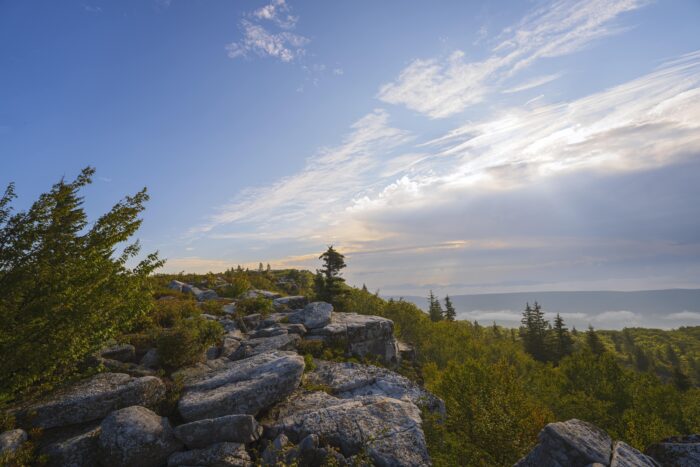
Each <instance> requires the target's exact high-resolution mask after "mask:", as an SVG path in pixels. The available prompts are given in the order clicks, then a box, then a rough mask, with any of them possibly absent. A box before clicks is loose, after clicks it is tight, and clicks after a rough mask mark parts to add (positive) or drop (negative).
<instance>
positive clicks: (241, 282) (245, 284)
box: [219, 274, 250, 298]
mask: <svg viewBox="0 0 700 467" xmlns="http://www.w3.org/2000/svg"><path fill="white" fill-rule="evenodd" d="M248 289H250V281H248V279H247V278H246V277H245V276H244V275H243V274H236V275H235V276H234V277H233V278H232V279H231V283H230V285H227V286H225V287H222V288H221V289H219V295H221V296H222V297H230V298H238V297H239V296H240V295H241V294H243V293H244V292H246V291H247V290H248Z"/></svg>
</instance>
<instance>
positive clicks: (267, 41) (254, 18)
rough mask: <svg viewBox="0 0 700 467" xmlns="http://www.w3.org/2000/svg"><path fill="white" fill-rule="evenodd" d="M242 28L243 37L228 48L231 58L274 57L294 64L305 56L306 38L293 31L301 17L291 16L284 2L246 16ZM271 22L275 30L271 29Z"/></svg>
mask: <svg viewBox="0 0 700 467" xmlns="http://www.w3.org/2000/svg"><path fill="white" fill-rule="evenodd" d="M246 16H247V17H248V18H243V19H241V21H240V23H239V27H240V30H241V33H242V35H243V37H242V38H241V39H239V40H238V41H235V42H231V43H230V44H228V45H227V46H226V50H227V53H228V56H229V57H230V58H239V57H249V56H251V55H257V56H259V57H272V58H276V59H278V60H281V61H282V62H292V61H294V60H296V59H298V58H299V57H302V56H303V55H304V54H305V53H306V49H305V46H306V45H307V44H308V43H309V42H310V40H309V39H308V38H307V37H304V36H302V35H300V34H295V33H293V32H291V30H292V29H294V28H295V27H296V24H297V21H298V20H299V18H298V17H297V16H294V15H292V14H291V8H290V7H289V5H288V4H287V3H286V2H285V0H273V1H272V2H271V3H269V4H267V5H265V6H263V7H261V8H259V9H257V10H255V11H253V12H252V13H249V14H247V15H246ZM267 23H272V24H273V25H274V26H275V28H276V30H270V29H268V25H267Z"/></svg>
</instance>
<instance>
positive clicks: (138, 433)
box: [99, 406, 182, 467]
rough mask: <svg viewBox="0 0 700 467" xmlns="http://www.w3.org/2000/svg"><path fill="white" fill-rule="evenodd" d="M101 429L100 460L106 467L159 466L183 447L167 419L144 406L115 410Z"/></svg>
mask: <svg viewBox="0 0 700 467" xmlns="http://www.w3.org/2000/svg"><path fill="white" fill-rule="evenodd" d="M100 428H101V429H102V433H100V437H99V445H100V452H101V456H100V463H101V464H102V465H103V466H105V467H157V466H160V465H162V464H164V463H165V462H166V460H167V459H168V456H170V454H172V453H173V452H175V451H177V450H178V449H180V448H181V447H182V444H181V443H180V442H179V441H178V440H177V439H176V438H175V435H174V434H173V430H172V428H171V427H170V422H168V419H167V418H165V417H161V416H160V415H158V414H156V413H154V412H152V411H150V410H148V409H147V408H145V407H140V406H133V407H127V408H124V409H119V410H116V411H114V412H112V413H111V414H109V416H107V418H105V419H104V420H102V424H101V425H100Z"/></svg>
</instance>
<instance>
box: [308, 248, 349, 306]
mask: <svg viewBox="0 0 700 467" xmlns="http://www.w3.org/2000/svg"><path fill="white" fill-rule="evenodd" d="M318 259H320V260H323V267H322V268H321V269H320V270H317V271H316V278H315V279H314V282H315V285H316V293H317V295H318V297H319V298H320V299H321V300H325V301H327V302H329V303H332V304H334V305H338V303H339V302H340V300H341V299H342V298H343V297H344V296H345V295H346V290H345V287H344V286H345V279H343V278H342V277H341V272H340V271H341V270H342V269H343V268H345V266H346V264H345V256H344V255H342V254H340V253H339V252H338V251H336V250H335V248H333V245H331V246H329V247H328V249H327V250H326V251H325V252H324V253H323V254H322V255H321V256H319V257H318Z"/></svg>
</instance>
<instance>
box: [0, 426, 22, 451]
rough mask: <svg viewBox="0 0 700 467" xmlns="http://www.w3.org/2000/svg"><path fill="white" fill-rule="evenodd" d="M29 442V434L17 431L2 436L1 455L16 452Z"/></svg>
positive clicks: (0, 436) (0, 441)
mask: <svg viewBox="0 0 700 467" xmlns="http://www.w3.org/2000/svg"><path fill="white" fill-rule="evenodd" d="M25 441H27V432H26V431H24V430H20V429H19V428H18V429H15V430H9V431H5V432H3V433H2V434H0V454H9V453H12V452H15V451H16V450H18V449H19V448H21V447H22V445H23V444H24V443H25Z"/></svg>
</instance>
